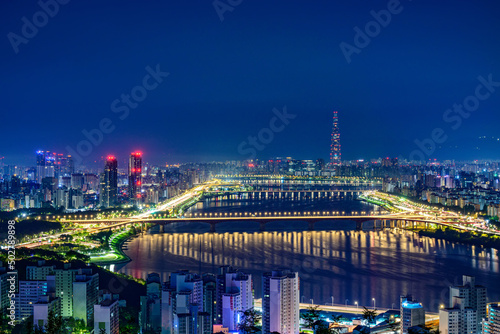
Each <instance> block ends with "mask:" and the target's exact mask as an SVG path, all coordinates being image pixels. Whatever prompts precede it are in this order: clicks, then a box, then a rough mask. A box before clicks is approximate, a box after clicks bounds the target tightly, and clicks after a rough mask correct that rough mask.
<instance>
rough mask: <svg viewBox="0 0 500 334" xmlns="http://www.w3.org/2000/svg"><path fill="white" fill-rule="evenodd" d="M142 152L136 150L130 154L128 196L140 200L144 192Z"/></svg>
mask: <svg viewBox="0 0 500 334" xmlns="http://www.w3.org/2000/svg"><path fill="white" fill-rule="evenodd" d="M141 173H142V153H141V152H134V153H132V154H131V155H130V160H129V164H128V196H129V198H130V199H131V200H134V201H136V202H139V201H140V199H141V197H142V194H141V188H142V179H141Z"/></svg>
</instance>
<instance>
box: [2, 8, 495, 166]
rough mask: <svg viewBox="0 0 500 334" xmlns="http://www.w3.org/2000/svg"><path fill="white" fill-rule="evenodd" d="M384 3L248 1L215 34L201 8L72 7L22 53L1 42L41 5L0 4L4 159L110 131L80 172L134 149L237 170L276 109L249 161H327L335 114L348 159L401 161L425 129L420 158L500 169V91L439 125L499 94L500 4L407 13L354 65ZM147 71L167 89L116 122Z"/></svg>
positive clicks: (24, 158)
mask: <svg viewBox="0 0 500 334" xmlns="http://www.w3.org/2000/svg"><path fill="white" fill-rule="evenodd" d="M221 2H224V3H227V1H226V0H221ZM235 2H237V1H235V0H233V3H235ZM389 2H390V1H389ZM389 2H388V1H347V0H346V1H327V0H324V1H294V0H287V1H261V0H243V1H242V2H241V4H239V5H237V6H236V7H234V8H233V10H232V11H227V12H225V13H224V20H223V21H221V20H220V19H219V16H218V14H217V12H216V10H215V9H214V6H213V4H212V1H211V0H208V1H190V0H183V1H126V0H120V1H113V0H110V1H93V0H90V1H89V0H87V1H77V0H72V1H69V3H67V4H65V5H60V8H59V12H58V13H57V14H56V15H55V16H54V17H52V18H49V20H48V23H47V24H46V25H44V26H43V24H42V26H41V27H40V28H39V29H38V30H39V31H38V33H37V34H36V36H34V37H32V38H28V39H26V40H25V41H27V43H25V44H20V45H18V53H16V52H15V51H14V48H13V46H12V44H11V42H10V41H9V37H8V34H9V33H10V32H12V33H15V34H17V35H19V36H22V31H21V30H22V27H23V24H24V23H23V21H22V18H23V17H26V18H27V19H28V20H29V21H30V22H33V15H34V14H36V13H37V12H38V11H40V10H41V8H40V6H39V5H38V4H37V3H36V2H35V1H32V2H29V3H28V2H26V1H23V2H20V1H14V0H4V1H2V10H1V11H0V22H2V24H1V32H0V35H1V36H3V37H2V40H1V43H0V66H1V73H2V75H1V77H0V89H1V92H2V103H1V104H0V112H1V122H0V132H1V134H2V137H3V138H2V140H1V141H0V156H5V157H6V158H5V163H16V162H26V163H28V162H34V152H35V150H37V149H45V150H51V151H61V152H65V151H66V146H67V145H69V146H71V147H73V148H75V147H76V146H77V145H78V143H79V142H80V141H82V140H84V139H85V137H84V135H83V134H82V130H85V129H86V130H91V129H93V128H96V127H98V126H99V122H100V121H101V120H102V119H104V118H109V119H110V120H111V121H112V122H113V126H114V127H115V129H114V131H113V132H112V133H109V134H105V135H104V138H103V140H102V143H100V144H99V145H97V146H96V147H93V148H92V152H91V153H90V154H89V155H88V157H87V158H85V160H84V161H93V160H98V159H100V157H101V156H103V155H107V154H110V153H112V154H115V155H118V156H122V157H123V156H125V155H126V154H128V153H129V152H131V151H132V150H136V149H140V150H142V151H144V155H145V159H146V160H148V161H151V162H157V163H165V162H169V163H173V162H178V161H181V162H182V161H190V160H212V159H226V158H228V159H244V158H246V157H247V156H245V155H242V154H240V153H239V152H238V145H239V144H240V143H242V142H243V141H245V140H246V139H247V137H248V136H250V135H257V134H258V132H259V131H260V130H261V129H262V128H265V127H268V126H269V123H270V120H271V119H272V118H273V116H274V114H273V112H272V110H273V108H278V109H279V110H281V109H282V108H283V106H285V105H286V107H287V110H288V112H289V113H291V114H294V115H297V116H296V118H295V119H293V120H291V122H290V124H288V125H287V126H286V127H285V129H284V130H283V131H281V132H279V133H276V134H275V136H274V140H273V141H271V142H270V143H268V144H266V145H265V149H263V150H262V151H260V152H259V153H258V157H259V158H263V159H267V158H270V157H272V156H293V157H295V158H301V159H316V158H318V157H323V158H325V159H326V158H327V157H328V154H329V152H328V150H329V145H330V143H329V140H330V131H331V116H332V111H333V110H339V112H340V115H341V116H340V117H341V123H340V124H341V129H342V149H343V156H344V158H346V159H357V158H376V157H380V156H403V157H408V156H409V155H410V153H411V152H412V151H414V150H415V149H418V147H417V146H416V144H415V143H414V141H415V140H416V139H418V140H422V139H424V138H428V137H430V135H431V132H432V131H433V129H435V128H442V129H443V130H444V132H445V134H446V136H448V138H447V140H446V141H445V142H444V143H443V144H442V145H438V146H441V149H439V148H438V149H437V151H436V152H435V153H433V154H432V155H430V156H429V157H432V158H456V159H466V158H467V159H469V158H498V155H496V156H495V154H496V153H497V152H499V148H500V142H499V141H497V140H496V138H497V137H500V131H499V123H500V113H499V111H500V110H499V109H500V108H499V106H500V87H498V88H497V89H498V91H495V92H494V93H492V94H491V95H490V96H489V98H487V99H485V100H484V101H481V102H480V105H479V107H478V109H477V110H476V111H474V112H472V113H471V115H470V117H469V118H467V119H464V120H463V123H462V124H461V125H460V127H459V128H458V129H457V130H454V129H452V127H451V126H452V125H453V124H454V123H446V122H445V121H444V120H443V114H444V113H445V111H446V110H447V109H448V108H451V107H452V106H453V104H454V103H462V102H463V101H464V99H465V98H467V97H468V96H470V95H474V93H475V89H476V86H478V84H479V81H478V79H477V77H478V76H480V75H482V76H483V77H485V78H487V77H488V75H490V74H491V75H492V78H493V80H494V81H500V65H499V60H500V33H499V32H500V21H499V20H498V17H499V16H500V3H499V2H498V1H493V0H492V1H459V0H440V1H430V0H428V1H425V0H418V1H417V0H414V1H408V0H402V1H401V4H400V7H398V8H400V9H401V8H402V10H400V13H398V14H393V15H392V17H391V22H390V23H389V24H388V25H387V26H386V27H383V28H381V31H380V33H379V34H378V35H376V36H375V37H373V38H372V39H371V42H370V43H369V45H368V46H366V47H364V48H363V49H361V50H360V52H359V53H358V54H353V55H352V59H351V60H352V61H351V63H350V64H348V63H347V61H346V59H345V57H344V55H343V53H342V51H341V49H340V47H339V45H340V43H341V42H345V43H349V44H351V45H354V36H355V31H354V30H353V28H354V27H356V26H358V27H360V28H361V29H364V27H365V25H366V24H367V23H368V22H370V21H372V20H373V17H372V16H371V15H370V11H372V10H375V11H380V10H382V9H386V8H387V6H388V3H389ZM35 16H36V15H35ZM39 19H43V15H42V16H40V17H39ZM42 23H43V22H42ZM11 36H12V35H11ZM157 64H159V66H160V68H161V70H162V71H166V72H169V73H170V74H169V76H168V77H166V78H165V79H164V81H163V82H162V83H161V84H160V85H159V86H158V87H157V88H156V89H154V90H151V91H149V92H148V95H147V97H146V98H145V100H144V101H142V102H140V103H139V105H138V106H137V107H136V108H135V109H131V110H130V115H129V116H128V117H126V118H125V119H124V120H121V119H120V118H119V116H120V114H117V113H113V111H112V110H111V107H110V105H111V103H112V102H113V101H114V100H115V99H117V98H118V99H119V98H120V96H121V94H129V93H130V91H131V89H132V88H133V87H135V86H137V85H141V84H142V80H143V78H144V76H145V75H146V74H147V73H148V72H147V71H146V69H145V68H146V67H147V66H150V67H152V68H155V67H156V65H157ZM480 136H487V138H488V139H481V140H480V139H479V138H478V137H480ZM492 138H494V139H492Z"/></svg>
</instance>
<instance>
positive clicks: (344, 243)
mask: <svg viewBox="0 0 500 334" xmlns="http://www.w3.org/2000/svg"><path fill="white" fill-rule="evenodd" d="M244 224H245V225H240V226H239V227H235V225H234V224H233V225H229V224H228V223H221V224H220V226H218V227H217V229H218V230H220V231H226V232H220V233H207V231H208V227H207V226H204V225H203V224H197V223H188V224H184V225H182V227H178V226H177V227H176V226H172V227H170V231H172V232H167V233H157V232H155V231H153V232H151V233H148V234H144V235H142V236H140V237H138V238H135V239H133V240H131V241H130V242H129V243H128V245H127V246H128V250H127V251H126V252H127V254H128V255H129V256H130V257H131V258H132V260H133V261H132V262H130V263H128V264H126V265H125V266H124V267H122V268H121V269H120V272H122V273H125V274H129V275H133V276H135V277H138V278H145V277H146V276H147V274H148V273H150V272H158V273H160V275H161V276H162V278H163V280H166V279H167V277H168V274H169V273H170V272H172V271H176V270H179V269H189V270H191V271H195V272H199V271H201V272H216V270H217V267H218V266H221V265H233V266H235V267H238V268H240V269H242V270H245V271H247V272H249V273H252V274H253V275H254V287H255V295H256V298H260V297H261V280H260V275H261V274H262V272H264V271H269V270H272V269H276V268H279V267H286V268H292V269H294V270H297V271H298V272H299V274H300V279H301V296H303V300H304V301H306V302H308V301H310V299H313V300H314V303H321V304H325V303H331V296H333V297H334V298H335V303H338V304H344V303H345V302H346V300H348V301H347V303H348V304H351V305H352V304H354V302H356V301H357V302H359V305H367V306H368V305H370V306H372V305H373V302H372V298H375V300H376V305H377V306H378V307H392V304H393V303H394V305H395V306H396V307H398V305H399V302H398V301H399V296H400V295H401V294H405V293H412V294H413V295H414V296H415V297H416V298H418V300H419V301H421V302H423V304H424V306H425V307H426V309H427V310H430V311H437V309H438V308H439V305H440V304H447V301H448V285H450V284H453V283H459V282H460V281H461V275H463V274H468V275H474V276H476V282H478V284H483V285H485V286H487V287H488V289H489V294H488V295H489V297H490V300H494V301H497V300H500V285H499V284H498V279H499V278H500V275H499V259H498V253H497V251H496V250H491V249H481V248H479V247H474V246H467V245H460V244H454V243H450V242H446V241H443V240H436V239H432V238H427V237H419V236H418V235H416V234H414V233H411V232H408V231H401V230H389V229H387V230H380V231H353V230H349V229H351V228H352V227H353V224H352V223H349V222H336V225H335V226H336V227H337V228H342V229H346V230H336V231H299V230H300V229H303V228H304V227H305V226H307V224H306V223H303V224H302V223H300V222H297V223H296V224H295V225H294V224H292V226H290V225H288V226H280V225H275V226H274V227H273V226H271V228H269V229H270V230H271V229H274V230H276V231H269V232H260V231H258V225H256V226H250V225H247V223H244ZM304 224H305V225H304ZM329 226H331V225H328V223H324V225H323V226H320V227H319V228H321V227H323V228H327V227H328V228H329ZM238 228H239V229H240V230H241V229H242V228H244V229H245V230H247V232H237V231H234V230H235V229H238ZM252 230H253V232H251V231H252ZM166 231H169V229H166ZM193 232H194V233H193Z"/></svg>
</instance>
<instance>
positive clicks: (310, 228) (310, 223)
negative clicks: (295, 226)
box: [307, 221, 314, 231]
mask: <svg viewBox="0 0 500 334" xmlns="http://www.w3.org/2000/svg"><path fill="white" fill-rule="evenodd" d="M307 229H308V230H309V231H314V222H313V221H310V222H309V223H308V227H307Z"/></svg>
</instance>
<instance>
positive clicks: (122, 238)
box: [90, 228, 137, 266]
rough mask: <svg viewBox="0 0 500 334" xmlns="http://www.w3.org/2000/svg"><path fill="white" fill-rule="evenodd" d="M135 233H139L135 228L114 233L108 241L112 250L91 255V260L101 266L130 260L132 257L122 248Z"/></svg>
mask: <svg viewBox="0 0 500 334" xmlns="http://www.w3.org/2000/svg"><path fill="white" fill-rule="evenodd" d="M135 235H137V233H136V231H135V229H134V228H131V229H128V230H125V231H120V232H118V233H116V234H113V235H112V236H111V237H110V238H109V241H108V244H109V248H110V251H109V252H107V253H105V254H100V255H98V256H91V257H90V262H91V263H94V264H97V265H100V266H102V265H109V264H120V263H127V262H130V261H131V259H130V258H129V257H128V256H127V254H125V252H124V251H123V249H122V248H123V244H124V243H125V242H126V241H127V240H129V239H130V238H132V237H133V236H135Z"/></svg>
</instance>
